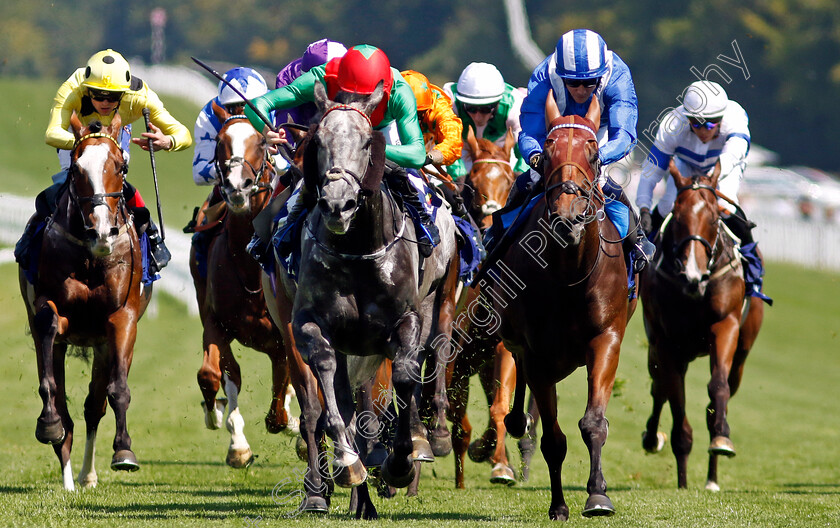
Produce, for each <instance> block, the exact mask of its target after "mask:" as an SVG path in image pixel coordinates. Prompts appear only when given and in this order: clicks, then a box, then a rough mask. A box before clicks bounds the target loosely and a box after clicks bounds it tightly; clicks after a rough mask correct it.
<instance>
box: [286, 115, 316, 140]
mask: <svg viewBox="0 0 840 528" xmlns="http://www.w3.org/2000/svg"><path fill="white" fill-rule="evenodd" d="M286 124H292V125H295V126H288V127H284V130H285V131H286V133H287V134H289V135H290V136H292V138H293V139H294V140H295V145H300V142H301V141H302V140H303V138H305V137H306V134H307V133H308V132H309V129H308V128H306V127H301V126H298V125H297V124H296V123H295V122H294V120H293V119H292V116H291V115H289V116H287V118H286ZM280 126H283V125H280Z"/></svg>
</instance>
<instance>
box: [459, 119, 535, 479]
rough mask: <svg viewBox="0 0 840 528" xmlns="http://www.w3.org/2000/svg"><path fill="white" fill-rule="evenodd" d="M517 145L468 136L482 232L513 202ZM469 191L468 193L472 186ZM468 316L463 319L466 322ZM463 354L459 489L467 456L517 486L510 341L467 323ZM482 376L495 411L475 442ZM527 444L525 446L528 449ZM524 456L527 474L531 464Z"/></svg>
mask: <svg viewBox="0 0 840 528" xmlns="http://www.w3.org/2000/svg"><path fill="white" fill-rule="evenodd" d="M515 144H516V139H515V138H514V135H513V131H512V130H511V129H508V131H507V134H506V135H505V144H504V146H503V147H500V146H498V145H496V144H495V143H494V142H492V141H490V140H488V139H485V138H476V137H475V133H474V132H473V129H472V127H470V128H469V130H468V132H467V141H466V142H465V143H464V148H465V149H467V151H468V152H469V153H470V157H471V159H472V160H473V164H472V167H471V168H470V172H469V174H468V175H467V178H466V179H465V185H464V186H465V193H464V194H465V195H466V196H467V197H469V198H471V199H470V200H468V206H469V211H470V214H471V215H472V217H473V219H474V220H475V222H476V224H477V225H479V226H480V228H481V230H482V232H483V231H485V230H486V229H487V228H489V227H490V225H491V224H492V216H491V215H492V214H493V213H494V212H496V211H497V210H499V209H501V208H502V207H503V206H504V204H505V203H506V202H507V197H508V194H509V193H510V189H511V187H512V185H513V182H514V180H515V177H514V174H513V167H512V165H511V163H510V153H511V150H512V149H513V147H514V145H515ZM467 187H468V188H469V191H466V188H467ZM477 296H478V290H477V289H471V290H467V296H466V298H465V300H464V301H463V302H462V303H461V304H462V308H461V311H460V313H463V309H465V308H466V307H467V306H469V305H470V303H472V302H473V301H474V300H475V299H476V298H477ZM464 319H468V318H458V319H456V320H458V321H462V320H464ZM457 333H458V351H459V352H458V354H457V355H456V356H455V359H454V360H453V361H452V362H451V363H450V364H449V365H448V369H447V386H448V396H449V401H450V412H449V416H448V417H449V419H450V421H451V422H452V423H453V424H454V425H453V448H454V450H455V487H456V488H459V489H463V488H464V456H465V455H466V454H467V453H469V456H470V459H471V460H473V461H474V462H484V461H488V460H489V461H490V463H491V465H492V466H493V468H492V469H491V472H490V482H492V483H496V484H506V485H513V484H515V483H516V477H515V474H514V472H513V469H512V468H511V466H510V463H509V460H508V454H507V450H506V449H505V445H504V440H505V426H504V422H503V420H504V417H505V415H507V413H508V410H509V408H510V397H511V394H512V393H513V389H514V386H515V383H516V369H515V366H514V362H513V357H512V356H511V354H510V351H508V350H507V348H505V346H504V343H502V342H501V340H499V338H498V337H497V336H495V335H493V334H488V333H487V332H486V331H485V329H483V328H479V327H476V325H473V324H470V323H469V321H467V324H466V325H465V328H459V331H458V332H457ZM475 374H479V377H480V380H481V385H482V388H483V389H484V393H485V396H486V398H487V403H488V406H489V412H490V421H489V424H488V427H487V429H486V430H485V431H484V433H483V434H482V435H481V437H480V438H479V439H478V440H476V441H475V442H473V443H470V436H471V432H472V426H471V424H470V422H469V418H468V417H467V402H468V401H469V380H470V377H471V376H473V375H475ZM525 442H526V441H525V440H524V439H523V441H522V442H521V443H520V447H522V446H523V445H525ZM531 453H533V449H531V450H530V451H527V450H526V452H525V453H524V457H523V460H525V457H527V460H526V461H525V463H524V464H523V474H524V471H525V468H526V467H527V465H528V461H529V460H530V456H528V455H529V454H531Z"/></svg>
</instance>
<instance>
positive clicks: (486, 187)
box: [464, 127, 516, 232]
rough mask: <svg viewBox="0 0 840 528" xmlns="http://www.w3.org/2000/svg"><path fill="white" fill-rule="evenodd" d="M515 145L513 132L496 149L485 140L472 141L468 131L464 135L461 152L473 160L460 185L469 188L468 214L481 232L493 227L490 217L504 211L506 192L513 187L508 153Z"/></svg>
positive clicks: (471, 135) (495, 146)
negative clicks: (503, 143) (466, 153)
mask: <svg viewBox="0 0 840 528" xmlns="http://www.w3.org/2000/svg"><path fill="white" fill-rule="evenodd" d="M514 145H516V138H515V137H513V130H512V129H508V131H507V134H505V145H504V147H500V146H498V145H496V144H495V143H493V142H492V141H490V140H489V139H484V138H476V137H475V133H474V132H473V129H472V127H469V130H468V132H467V141H466V142H465V143H464V148H465V149H467V152H469V153H470V158H471V159H472V160H473V164H472V167H471V168H470V172H469V174H467V178H466V180H465V182H464V186H465V187H469V188H470V192H469V194H468V195H467V196H468V197H471V201H470V203H468V204H467V206H468V207H469V211H470V214H471V215H472V217H473V220H475V223H476V224H477V225H478V226H479V227H480V228H481V230H482V232H483V231H484V230H485V229H487V228H489V227H490V225H491V224H492V223H493V218H492V216H491V215H492V214H493V213H495V212H496V211H498V210H499V209H501V208H502V207H504V205H505V202H507V197H508V194H509V193H510V188H511V186H512V185H513V181H514V179H515V178H514V175H513V167H512V166H511V164H510V152H511V150H512V149H513V147H514Z"/></svg>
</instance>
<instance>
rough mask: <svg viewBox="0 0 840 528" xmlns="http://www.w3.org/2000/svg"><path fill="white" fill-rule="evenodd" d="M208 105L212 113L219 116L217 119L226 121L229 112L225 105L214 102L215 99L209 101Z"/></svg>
mask: <svg viewBox="0 0 840 528" xmlns="http://www.w3.org/2000/svg"><path fill="white" fill-rule="evenodd" d="M210 107H211V108H212V109H213V113H214V114H216V117H217V118H219V121H221V122H222V123H224V122H225V121H227V118H228V117H230V112H228V111H227V109H226V108H225V107H223V106H219V105H218V104H216V100H215V99H213V100H212V101H210Z"/></svg>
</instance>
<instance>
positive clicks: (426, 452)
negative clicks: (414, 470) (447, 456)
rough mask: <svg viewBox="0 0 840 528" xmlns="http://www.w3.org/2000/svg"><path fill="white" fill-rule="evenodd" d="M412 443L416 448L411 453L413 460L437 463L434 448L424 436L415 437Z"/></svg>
mask: <svg viewBox="0 0 840 528" xmlns="http://www.w3.org/2000/svg"><path fill="white" fill-rule="evenodd" d="M411 443H412V445H413V446H414V450H413V451H412V452H411V458H412V459H413V460H415V461H419V462H434V461H435V454H434V453H433V452H432V446H431V444H429V441H428V440H426V439H425V438H423V437H422V436H414V437H412V438H411ZM398 487H399V486H398Z"/></svg>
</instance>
